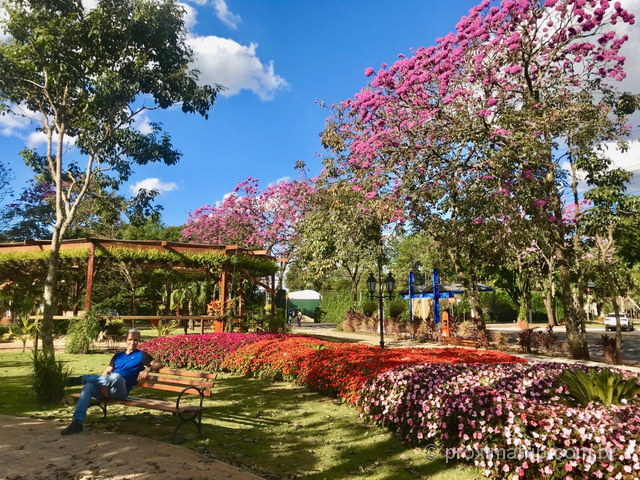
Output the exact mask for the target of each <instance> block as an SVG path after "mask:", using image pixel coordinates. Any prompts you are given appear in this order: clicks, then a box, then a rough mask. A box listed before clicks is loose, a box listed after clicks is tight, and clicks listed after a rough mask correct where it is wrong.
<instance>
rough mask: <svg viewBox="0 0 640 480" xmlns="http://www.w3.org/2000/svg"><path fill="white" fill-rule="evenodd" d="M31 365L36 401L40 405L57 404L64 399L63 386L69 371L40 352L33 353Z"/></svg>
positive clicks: (60, 363)
mask: <svg viewBox="0 0 640 480" xmlns="http://www.w3.org/2000/svg"><path fill="white" fill-rule="evenodd" d="M31 362H32V365H33V373H32V381H33V388H34V390H35V392H36V399H37V400H38V403H39V404H40V405H50V404H57V403H60V402H61V401H62V399H63V398H64V386H65V381H66V379H67V377H68V376H69V369H68V368H67V367H65V366H64V365H63V363H62V362H61V361H60V360H58V362H55V361H54V360H53V358H51V357H50V356H48V355H45V354H44V353H42V352H37V351H34V352H33V355H32V356H31Z"/></svg>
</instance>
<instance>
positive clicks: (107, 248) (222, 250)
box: [0, 237, 278, 319]
mask: <svg viewBox="0 0 640 480" xmlns="http://www.w3.org/2000/svg"><path fill="white" fill-rule="evenodd" d="M50 250H51V242H50V241H48V240H25V241H24V242H21V243H0V265H2V264H4V265H5V266H9V267H11V268H9V269H5V270H4V272H3V271H2V270H0V284H2V283H3V282H5V281H7V280H11V278H10V276H11V275H10V273H8V272H10V271H11V270H12V269H14V268H20V264H21V263H22V262H29V263H31V262H42V263H44V262H46V260H47V258H48V257H49V252H50ZM60 257H61V259H63V260H65V261H66V260H69V259H71V262H72V265H73V268H75V269H78V268H82V267H83V263H86V265H84V267H85V269H86V273H85V279H86V281H85V304H84V307H85V310H87V311H88V310H90V309H91V301H92V294H93V283H94V276H95V273H96V259H102V258H104V259H105V261H109V259H112V260H126V261H130V262H132V263H136V262H139V263H143V264H144V265H145V266H148V267H149V268H158V267H162V268H170V269H173V270H177V271H183V272H201V273H202V274H203V275H204V276H209V278H213V279H217V284H218V287H219V298H220V299H221V300H223V301H226V300H227V299H228V298H229V295H230V294H231V293H232V292H231V291H230V288H231V286H230V284H229V276H230V275H231V274H232V273H234V272H236V271H241V272H243V273H244V274H245V275H246V276H248V277H249V278H250V279H251V280H252V281H253V282H254V283H255V284H256V285H259V286H261V287H263V288H264V289H265V290H266V291H267V292H268V294H269V297H270V299H271V311H272V312H274V311H275V304H274V302H275V290H276V286H275V272H276V271H277V268H278V267H277V264H276V259H275V258H274V257H272V256H270V255H268V254H267V252H266V251H265V250H250V249H246V248H240V247H238V246H237V245H215V244H203V243H182V242H167V241H160V240H119V239H107V238H93V237H91V238H82V239H70V240H63V241H62V242H61V245H60ZM7 262H9V263H8V265H7ZM62 268H63V267H62ZM242 303H243V302H242V298H241V295H240V314H242ZM144 318H149V319H153V318H154V316H148V315H147V316H145V317H144ZM155 318H161V317H160V316H156V317H155ZM183 318H184V317H183Z"/></svg>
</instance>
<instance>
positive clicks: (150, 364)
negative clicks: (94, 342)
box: [61, 329, 162, 435]
mask: <svg viewBox="0 0 640 480" xmlns="http://www.w3.org/2000/svg"><path fill="white" fill-rule="evenodd" d="M139 342H140V332H139V331H138V330H135V329H130V330H129V332H128V333H127V350H126V351H124V352H118V353H116V354H115V355H114V356H113V358H112V359H111V361H110V362H109V365H108V366H107V368H105V369H104V372H102V375H82V376H80V377H71V378H69V379H68V380H67V385H68V386H73V385H84V386H83V387H82V392H81V393H80V398H79V399H78V403H77V404H76V409H75V411H74V412H73V421H72V422H71V423H70V424H69V426H68V427H67V428H65V429H64V430H62V432H61V433H62V435H70V434H72V433H79V432H81V431H82V423H83V422H84V419H85V417H86V416H87V409H88V408H89V405H91V399H92V398H95V399H97V400H105V399H109V398H112V399H114V400H124V399H125V398H127V395H129V392H130V391H131V389H132V388H133V386H134V385H135V384H136V382H137V381H138V380H144V379H145V378H146V377H147V375H148V374H149V372H150V371H151V370H154V371H158V370H159V369H160V368H161V367H162V365H161V364H160V362H159V361H157V360H154V359H153V357H152V356H151V355H149V354H148V353H147V352H145V351H143V350H138V343H139Z"/></svg>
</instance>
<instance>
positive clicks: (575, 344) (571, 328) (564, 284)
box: [556, 248, 589, 360]
mask: <svg viewBox="0 0 640 480" xmlns="http://www.w3.org/2000/svg"><path fill="white" fill-rule="evenodd" d="M556 255H557V257H558V260H559V261H558V276H559V284H560V291H561V295H562V304H563V306H564V318H565V327H566V329H567V345H568V347H569V354H570V355H571V358H573V359H577V360H589V347H588V345H587V340H586V338H585V332H584V320H583V318H582V315H581V312H580V309H578V308H576V304H575V302H574V298H573V292H572V291H571V276H570V273H569V268H568V267H567V266H566V265H565V259H564V252H563V251H562V249H560V248H557V249H556Z"/></svg>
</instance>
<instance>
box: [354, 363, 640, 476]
mask: <svg viewBox="0 0 640 480" xmlns="http://www.w3.org/2000/svg"><path fill="white" fill-rule="evenodd" d="M576 368H584V367H576V366H571V365H566V364H555V363H548V364H524V365H439V364H430V365H419V366H411V367H405V368H400V369H396V370H393V371H388V372H386V373H384V374H382V375H379V376H377V377H376V378H374V379H372V380H371V381H370V382H368V383H367V384H366V385H365V386H364V387H363V389H362V390H361V396H360V398H359V399H358V402H357V403H358V406H359V408H360V409H361V411H362V416H363V417H364V418H365V419H368V420H371V421H374V422H376V423H379V424H382V425H387V426H389V427H390V428H391V429H393V430H395V431H396V432H397V433H398V434H399V435H400V436H401V437H402V438H404V439H405V440H407V441H409V442H412V443H418V444H421V443H422V444H437V445H440V446H442V447H443V448H445V449H446V450H445V453H446V456H447V458H455V459H463V460H467V461H472V462H473V463H475V465H477V466H478V467H480V468H482V469H483V470H484V473H485V474H486V475H487V476H492V477H495V478H510V479H523V478H564V479H572V478H637V477H638V474H639V472H640V463H639V459H638V455H639V452H638V443H639V442H640V412H639V410H640V409H639V408H638V407H639V406H640V402H638V401H635V402H632V403H630V404H627V405H620V406H607V407H605V406H602V405H598V404H595V403H591V404H589V406H587V407H586V408H574V407H571V406H570V405H569V404H567V403H566V402H564V403H563V398H564V394H566V392H567V390H566V387H564V386H557V385H556V384H555V379H556V378H557V376H558V375H559V374H560V373H562V372H563V371H565V370H567V369H576Z"/></svg>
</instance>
